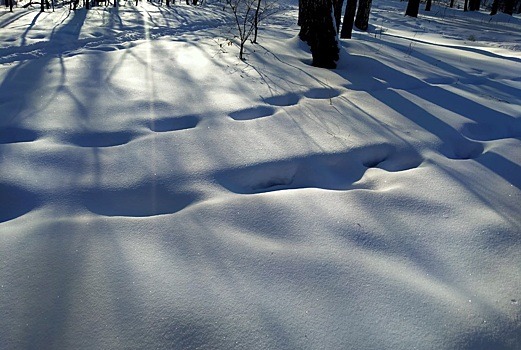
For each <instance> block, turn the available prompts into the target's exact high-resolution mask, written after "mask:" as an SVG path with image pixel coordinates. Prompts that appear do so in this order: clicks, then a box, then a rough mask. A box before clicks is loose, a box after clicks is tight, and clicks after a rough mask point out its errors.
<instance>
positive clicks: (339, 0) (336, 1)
mask: <svg viewBox="0 0 521 350" xmlns="http://www.w3.org/2000/svg"><path fill="white" fill-rule="evenodd" d="M342 6H344V0H333V8H334V10H335V23H336V32H337V33H339V32H340V23H341V21H342Z"/></svg>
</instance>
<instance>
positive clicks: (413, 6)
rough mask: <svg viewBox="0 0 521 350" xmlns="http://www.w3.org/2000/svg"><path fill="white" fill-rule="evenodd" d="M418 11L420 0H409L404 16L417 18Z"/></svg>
mask: <svg viewBox="0 0 521 350" xmlns="http://www.w3.org/2000/svg"><path fill="white" fill-rule="evenodd" d="M419 11H420V0H409V2H408V3H407V10H405V15H406V16H411V17H418V12H419Z"/></svg>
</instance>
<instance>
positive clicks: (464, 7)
mask: <svg viewBox="0 0 521 350" xmlns="http://www.w3.org/2000/svg"><path fill="white" fill-rule="evenodd" d="M468 5H469V0H465V5H463V11H468V10H469V6H468Z"/></svg>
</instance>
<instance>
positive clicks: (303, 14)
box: [298, 0, 313, 42]
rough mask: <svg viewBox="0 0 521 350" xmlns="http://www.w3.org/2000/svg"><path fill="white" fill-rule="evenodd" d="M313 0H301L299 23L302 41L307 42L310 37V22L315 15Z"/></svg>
mask: <svg viewBox="0 0 521 350" xmlns="http://www.w3.org/2000/svg"><path fill="white" fill-rule="evenodd" d="M312 1H313V0H299V4H300V5H299V11H298V12H299V25H300V32H299V34H298V36H299V38H300V39H301V40H302V41H305V42H307V41H308V39H309V31H310V22H311V18H312V17H313V14H312V13H311V11H312V6H311V5H312Z"/></svg>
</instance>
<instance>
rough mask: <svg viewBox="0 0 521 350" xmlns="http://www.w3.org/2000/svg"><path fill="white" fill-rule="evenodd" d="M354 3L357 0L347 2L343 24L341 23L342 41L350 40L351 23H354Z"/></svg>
mask: <svg viewBox="0 0 521 350" xmlns="http://www.w3.org/2000/svg"><path fill="white" fill-rule="evenodd" d="M356 3H357V0H347V3H346V11H345V13H344V22H343V23H342V31H341V32H340V37H341V38H342V39H351V35H352V33H353V23H354V21H355V12H356Z"/></svg>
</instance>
